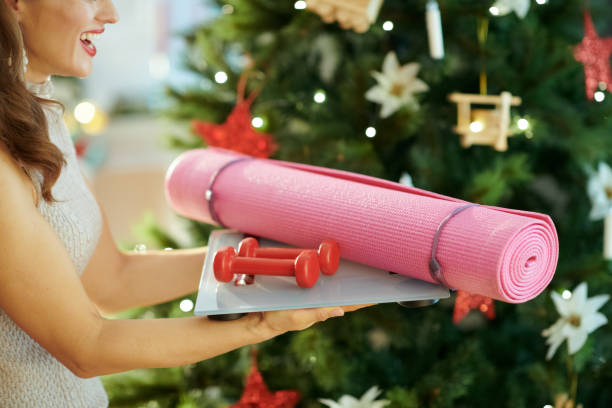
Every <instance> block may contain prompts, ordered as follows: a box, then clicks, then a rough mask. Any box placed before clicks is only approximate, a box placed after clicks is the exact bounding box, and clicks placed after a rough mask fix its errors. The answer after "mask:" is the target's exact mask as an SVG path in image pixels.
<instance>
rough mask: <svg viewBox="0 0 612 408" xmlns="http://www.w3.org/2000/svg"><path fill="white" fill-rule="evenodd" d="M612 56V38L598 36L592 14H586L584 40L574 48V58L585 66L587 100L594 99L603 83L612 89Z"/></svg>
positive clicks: (586, 12)
mask: <svg viewBox="0 0 612 408" xmlns="http://www.w3.org/2000/svg"><path fill="white" fill-rule="evenodd" d="M611 54H612V37H606V38H600V37H598V36H597V32H596V31H595V26H594V25H593V20H592V19H591V14H590V13H589V12H588V11H585V13H584V38H583V39H582V42H581V43H580V44H578V45H577V46H576V48H574V58H575V59H576V61H580V62H582V64H583V65H584V77H585V88H586V95H587V98H589V99H593V95H594V94H595V91H596V90H597V86H598V85H599V84H600V83H602V84H605V85H606V88H607V89H608V90H609V89H612V73H611V72H610V55H611Z"/></svg>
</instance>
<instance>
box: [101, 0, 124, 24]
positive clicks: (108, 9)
mask: <svg viewBox="0 0 612 408" xmlns="http://www.w3.org/2000/svg"><path fill="white" fill-rule="evenodd" d="M97 18H98V20H100V21H102V22H104V23H105V24H115V23H117V22H118V21H119V14H118V13H117V9H116V8H115V5H114V4H113V2H112V0H106V1H104V3H103V5H102V7H100V10H99V11H98V16H97Z"/></svg>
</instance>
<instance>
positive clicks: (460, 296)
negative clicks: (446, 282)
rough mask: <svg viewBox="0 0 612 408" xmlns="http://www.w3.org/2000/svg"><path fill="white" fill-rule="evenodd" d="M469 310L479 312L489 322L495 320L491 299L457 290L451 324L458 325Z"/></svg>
mask: <svg viewBox="0 0 612 408" xmlns="http://www.w3.org/2000/svg"><path fill="white" fill-rule="evenodd" d="M471 309H477V310H480V311H481V312H482V313H483V314H484V315H485V316H487V318H488V319H489V320H493V319H494V318H495V306H494V305H493V299H491V298H490V297H486V296H482V295H475V294H472V293H469V292H466V291H464V290H457V298H456V299H455V309H454V310H453V323H455V324H457V323H459V322H460V321H461V320H462V319H463V318H464V317H465V316H466V315H467V314H468V313H469V312H470V310H471Z"/></svg>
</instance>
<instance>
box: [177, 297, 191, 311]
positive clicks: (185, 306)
mask: <svg viewBox="0 0 612 408" xmlns="http://www.w3.org/2000/svg"><path fill="white" fill-rule="evenodd" d="M179 307H180V308H181V310H182V311H183V312H191V311H192V310H193V302H192V301H191V300H189V299H183V300H181V303H180V304H179Z"/></svg>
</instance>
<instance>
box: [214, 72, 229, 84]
mask: <svg viewBox="0 0 612 408" xmlns="http://www.w3.org/2000/svg"><path fill="white" fill-rule="evenodd" d="M215 81H216V82H217V83H218V84H224V83H226V82H227V74H226V73H225V72H223V71H219V72H217V73H216V74H215Z"/></svg>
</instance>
